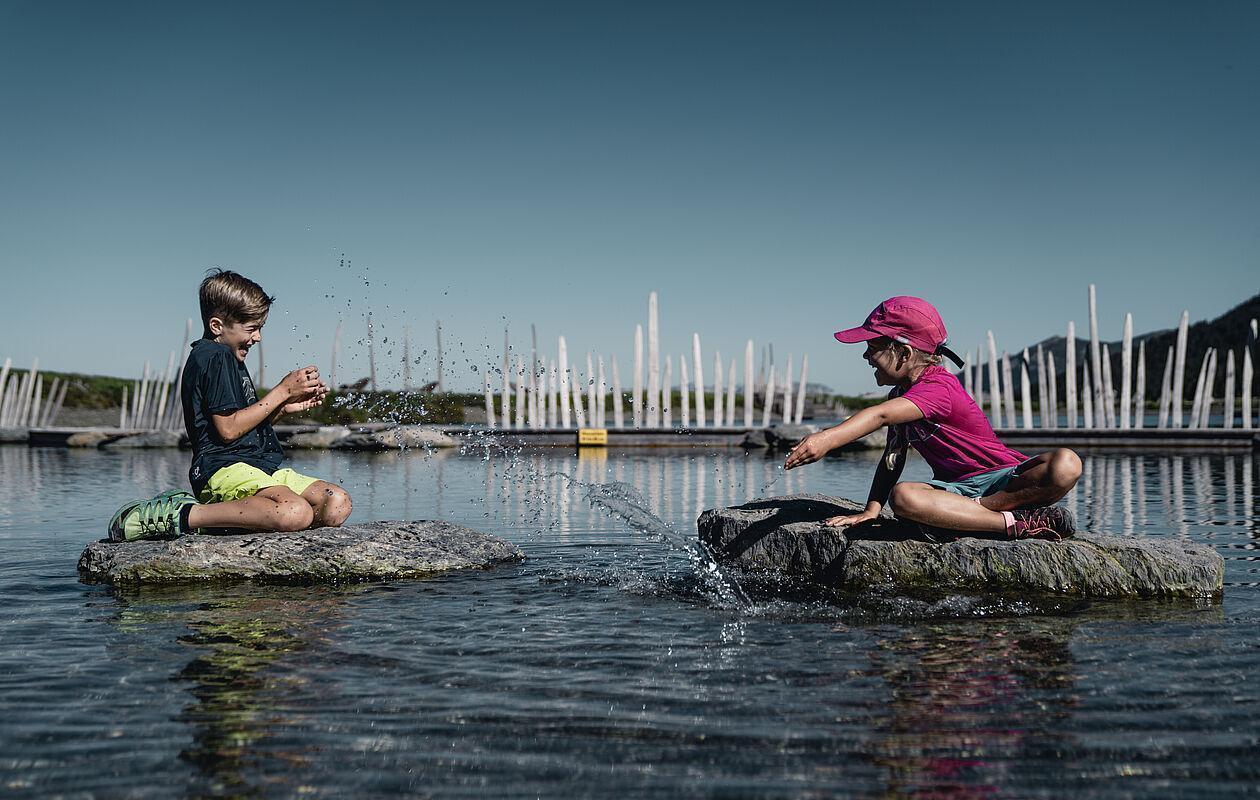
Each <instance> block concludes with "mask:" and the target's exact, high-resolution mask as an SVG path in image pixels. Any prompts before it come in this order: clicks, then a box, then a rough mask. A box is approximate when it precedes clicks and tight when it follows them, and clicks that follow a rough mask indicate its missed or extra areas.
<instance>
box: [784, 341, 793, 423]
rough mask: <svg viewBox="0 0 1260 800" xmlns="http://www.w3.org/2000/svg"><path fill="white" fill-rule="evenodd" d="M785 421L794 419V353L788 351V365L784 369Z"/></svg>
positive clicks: (788, 421)
mask: <svg viewBox="0 0 1260 800" xmlns="http://www.w3.org/2000/svg"><path fill="white" fill-rule="evenodd" d="M783 421H784V422H785V423H790V422H791V421H792V354H791V353H788V360H787V367H786V368H785V369H784V370H783Z"/></svg>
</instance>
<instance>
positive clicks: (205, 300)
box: [197, 269, 276, 336]
mask: <svg viewBox="0 0 1260 800" xmlns="http://www.w3.org/2000/svg"><path fill="white" fill-rule="evenodd" d="M197 295H198V298H199V299H200V300H201V324H202V327H203V328H204V329H205V332H206V335H207V336H209V334H210V318H211V317H218V318H219V319H221V320H223V321H224V322H227V323H242V322H252V321H253V320H256V319H262V318H263V317H265V316H267V312H268V311H269V310H270V309H271V304H272V303H274V302H276V298H274V297H272V296H270V295H268V294H267V293H266V292H264V291H263V288H262V287H261V286H259V285H258V284H256V283H254V282H253V281H251V280H250V279H249V278H246V277H245V276H244V275H241V274H240V273H237V272H232V271H231V270H224V269H212V270H210V271H209V274H207V275H206V279H205V280H203V281H202V282H201V288H200V289H199V290H198V292H197Z"/></svg>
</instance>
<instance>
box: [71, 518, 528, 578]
mask: <svg viewBox="0 0 1260 800" xmlns="http://www.w3.org/2000/svg"><path fill="white" fill-rule="evenodd" d="M523 558H524V554H523V553H522V552H521V551H520V549H519V548H518V547H516V546H515V545H513V544H511V543H510V542H508V541H506V540H504V539H500V538H499V537H497V536H491V535H489V534H486V533H481V532H480V531H475V530H473V529H471V528H465V527H463V526H462V525H455V524H453V523H449V522H435V521H418V522H366V523H360V524H356V525H346V526H343V527H341V528H320V529H318V530H311V531H299V532H297V533H242V534H235V535H223V536H210V535H194V536H182V537H179V538H177V539H170V540H144V541H136V542H108V541H99V542H93V543H91V544H89V545H88V546H87V548H86V549H84V551H83V554H82V555H81V556H80V557H79V575H80V577H81V578H82V579H83V580H84V581H87V582H89V583H111V584H115V585H127V584H154V583H190V582H194V583H210V582H230V581H242V580H253V581H260V582H268V583H341V582H351V581H365V580H390V579H395V578H419V577H425V576H430V575H434V574H437V573H440V572H446V571H448V570H453V569H485V568H489V567H492V566H494V565H496V564H501V563H504V562H510V561H519V560H521V559H523Z"/></svg>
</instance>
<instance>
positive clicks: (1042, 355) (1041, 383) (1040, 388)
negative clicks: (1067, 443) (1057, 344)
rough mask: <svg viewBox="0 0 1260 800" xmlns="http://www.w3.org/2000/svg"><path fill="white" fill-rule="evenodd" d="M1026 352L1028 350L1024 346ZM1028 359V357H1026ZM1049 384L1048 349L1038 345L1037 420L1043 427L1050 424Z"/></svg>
mask: <svg viewBox="0 0 1260 800" xmlns="http://www.w3.org/2000/svg"><path fill="white" fill-rule="evenodd" d="M1024 352H1028V349H1027V348H1024ZM1025 360H1027V359H1025ZM1047 386H1048V383H1047V379H1046V350H1045V348H1044V347H1042V346H1041V345H1037V421H1038V422H1040V423H1041V427H1042V428H1049V427H1050V424H1049V422H1047V420H1046V387H1047Z"/></svg>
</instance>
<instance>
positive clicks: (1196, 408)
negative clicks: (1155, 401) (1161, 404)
mask: <svg viewBox="0 0 1260 800" xmlns="http://www.w3.org/2000/svg"><path fill="white" fill-rule="evenodd" d="M1211 353H1212V348H1210V347H1209V348H1208V349H1207V352H1206V353H1204V354H1203V361H1202V362H1201V363H1200V364H1199V380H1198V381H1197V382H1196V383H1195V385H1194V404H1193V405H1191V406H1190V427H1191V428H1197V427H1199V412H1200V411H1202V410H1203V378H1204V376H1205V375H1207V366H1208V357H1209V356H1210V355H1211ZM1173 400H1174V401H1176V398H1175V397H1174V398H1173Z"/></svg>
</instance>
